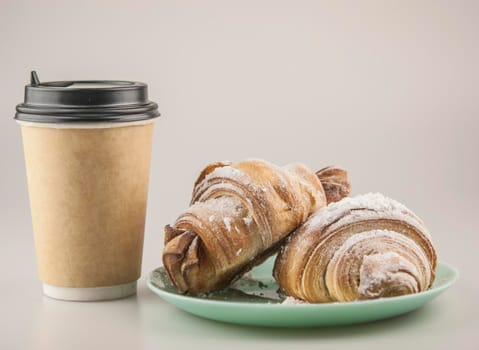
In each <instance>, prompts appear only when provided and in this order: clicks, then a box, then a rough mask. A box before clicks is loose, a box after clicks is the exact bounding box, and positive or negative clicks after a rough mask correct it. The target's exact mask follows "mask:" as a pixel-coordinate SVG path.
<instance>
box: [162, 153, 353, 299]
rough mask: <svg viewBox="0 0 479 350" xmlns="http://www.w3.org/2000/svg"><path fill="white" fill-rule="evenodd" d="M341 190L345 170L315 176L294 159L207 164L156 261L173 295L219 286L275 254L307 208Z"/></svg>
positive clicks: (338, 194) (344, 186) (322, 203)
mask: <svg viewBox="0 0 479 350" xmlns="http://www.w3.org/2000/svg"><path fill="white" fill-rule="evenodd" d="M323 181H324V182H323ZM348 193H349V182H348V179H347V173H346V172H345V171H344V170H342V169H339V168H336V167H329V168H325V169H323V170H320V171H318V172H317V173H315V172H313V171H312V170H310V169H309V168H307V167H306V166H304V165H302V164H297V163H296V164H290V165H287V166H285V167H278V166H276V165H274V164H271V163H268V162H266V161H262V160H247V161H243V162H239V163H234V164H233V163H229V162H219V163H214V164H211V165H209V166H207V167H206V168H205V169H204V170H203V171H202V173H201V174H200V176H199V178H198V180H197V181H196V183H195V186H194V190H193V196H192V201H191V206H190V208H189V209H188V210H187V211H186V212H185V213H183V214H181V215H180V216H179V217H178V219H177V220H176V222H175V223H174V225H172V226H166V228H165V247H164V250H163V264H164V266H165V268H166V271H167V272H168V275H169V277H170V279H171V280H172V282H173V283H174V285H175V286H176V287H177V289H178V290H179V291H181V292H190V293H194V294H197V293H205V292H210V291H213V290H218V289H222V288H224V287H226V286H227V285H228V284H229V283H230V282H231V281H232V280H234V279H235V278H236V277H239V276H240V275H241V274H243V273H244V272H246V271H248V270H249V269H250V268H252V267H253V266H255V265H257V264H259V263H261V262H262V261H264V260H265V259H266V258H267V257H268V256H270V255H272V254H273V253H275V252H276V251H277V250H278V249H279V247H280V244H281V243H282V241H283V240H284V238H285V237H286V236H287V235H288V234H289V233H290V232H291V231H293V230H294V229H295V228H296V227H297V226H298V225H300V224H301V223H303V222H304V221H305V220H306V219H307V218H308V216H309V215H310V214H311V213H313V212H314V211H315V210H317V209H319V208H322V207H324V206H325V205H326V204H327V203H328V202H333V201H336V200H339V199H341V198H342V197H344V196H345V195H347V194H348Z"/></svg>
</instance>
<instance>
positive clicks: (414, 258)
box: [273, 193, 437, 303]
mask: <svg viewBox="0 0 479 350" xmlns="http://www.w3.org/2000/svg"><path fill="white" fill-rule="evenodd" d="M436 260H437V258H436V252H435V249H434V246H433V244H432V242H431V236H430V234H429V232H428V231H427V229H426V227H425V226H424V223H423V222H422V220H421V219H419V218H418V217H417V216H416V215H415V214H414V213H412V212H411V211H410V210H409V209H408V208H406V207H405V206H404V205H402V204H400V203H398V202H396V201H395V200H392V199H390V198H387V197H385V196H383V195H381V194H379V193H375V194H373V193H369V194H366V195H361V196H357V197H350V198H344V199H342V200H340V201H338V202H336V203H333V204H331V205H328V206H327V207H325V208H322V209H320V210H319V211H317V212H316V213H314V214H312V215H311V217H310V218H309V219H308V220H307V221H306V222H305V223H304V224H303V225H301V226H300V227H299V228H297V230H296V231H295V232H293V233H292V234H291V235H290V236H289V237H288V239H287V242H285V244H284V246H283V247H282V250H281V251H280V253H279V254H278V257H277V259H276V263H275V267H274V271H273V273H274V276H275V278H276V280H277V281H278V283H279V285H280V287H281V288H282V290H283V291H284V293H285V294H287V295H289V296H292V297H294V298H297V299H301V300H305V301H307V302H311V303H318V302H333V301H353V300H363V299H374V298H380V297H390V296H398V295H404V294H410V293H416V292H420V291H423V290H425V289H427V288H429V287H430V286H431V284H432V282H433V281H434V276H435V270H436V263H437V261H436Z"/></svg>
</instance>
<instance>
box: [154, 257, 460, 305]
mask: <svg viewBox="0 0 479 350" xmlns="http://www.w3.org/2000/svg"><path fill="white" fill-rule="evenodd" d="M440 265H441V266H443V267H445V268H446V269H448V270H449V272H452V274H451V275H452V276H451V278H450V279H448V280H447V281H445V282H444V284H441V285H440V286H437V287H432V288H429V289H427V290H425V291H422V292H418V293H412V294H406V295H400V296H394V297H387V298H377V299H371V300H355V301H342V302H339V301H336V302H328V303H298V304H283V303H281V302H279V303H259V302H240V301H228V300H216V299H205V298H202V297H197V296H191V295H183V294H178V293H171V292H168V291H166V290H164V289H161V288H160V287H158V286H156V285H155V284H154V283H153V282H152V280H151V276H152V274H153V272H154V271H156V270H157V269H159V268H164V267H163V266H159V267H157V268H155V269H154V270H152V271H150V273H149V274H148V278H147V281H146V282H147V285H148V288H149V289H150V290H151V291H152V292H153V293H155V294H157V295H159V296H160V297H162V295H161V294H164V295H168V296H170V297H171V298H174V299H177V300H181V301H185V302H190V303H202V304H206V305H208V304H209V305H215V306H225V305H228V306H230V307H236V306H241V307H266V308H276V307H281V308H282V309H283V308H298V307H301V308H321V309H322V308H343V307H344V308H346V307H352V306H358V305H364V306H367V305H371V304H382V303H384V302H386V303H392V302H395V301H403V300H407V299H415V298H418V297H419V296H428V295H430V294H437V295H439V294H440V293H442V292H444V291H445V290H446V289H448V288H449V287H451V286H452V285H454V283H456V282H457V280H458V279H459V271H458V270H457V269H456V268H455V267H453V266H452V265H450V264H448V263H446V262H444V261H438V264H437V266H438V267H439V266H440ZM167 301H168V300H167Z"/></svg>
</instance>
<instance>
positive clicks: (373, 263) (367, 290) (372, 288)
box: [358, 252, 419, 298]
mask: <svg viewBox="0 0 479 350" xmlns="http://www.w3.org/2000/svg"><path fill="white" fill-rule="evenodd" d="M418 275H419V272H418V270H417V269H416V266H414V264H413V263H411V262H410V261H408V260H407V259H405V258H403V257H402V256H401V255H399V254H398V253H396V252H385V253H380V254H372V255H366V256H365V257H364V258H363V263H362V265H361V269H360V273H359V276H360V277H359V278H360V282H359V287H358V292H359V294H360V295H363V296H365V297H367V298H374V297H378V296H380V295H381V293H382V289H381V286H383V285H385V283H386V282H389V283H390V282H391V281H397V283H398V284H401V285H403V286H408V287H409V288H410V289H411V290H412V291H413V292H418V291H419V288H418V285H417V281H416V280H415V278H414V277H413V276H418ZM389 283H386V285H388V284H389Z"/></svg>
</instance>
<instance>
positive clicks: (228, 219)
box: [223, 216, 231, 232]
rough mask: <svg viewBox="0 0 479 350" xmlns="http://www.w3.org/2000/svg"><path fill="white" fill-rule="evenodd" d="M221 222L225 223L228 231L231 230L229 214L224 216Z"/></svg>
mask: <svg viewBox="0 0 479 350" xmlns="http://www.w3.org/2000/svg"><path fill="white" fill-rule="evenodd" d="M223 222H224V223H225V226H226V229H227V230H228V232H229V231H231V218H230V217H229V216H226V217H224V218H223Z"/></svg>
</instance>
